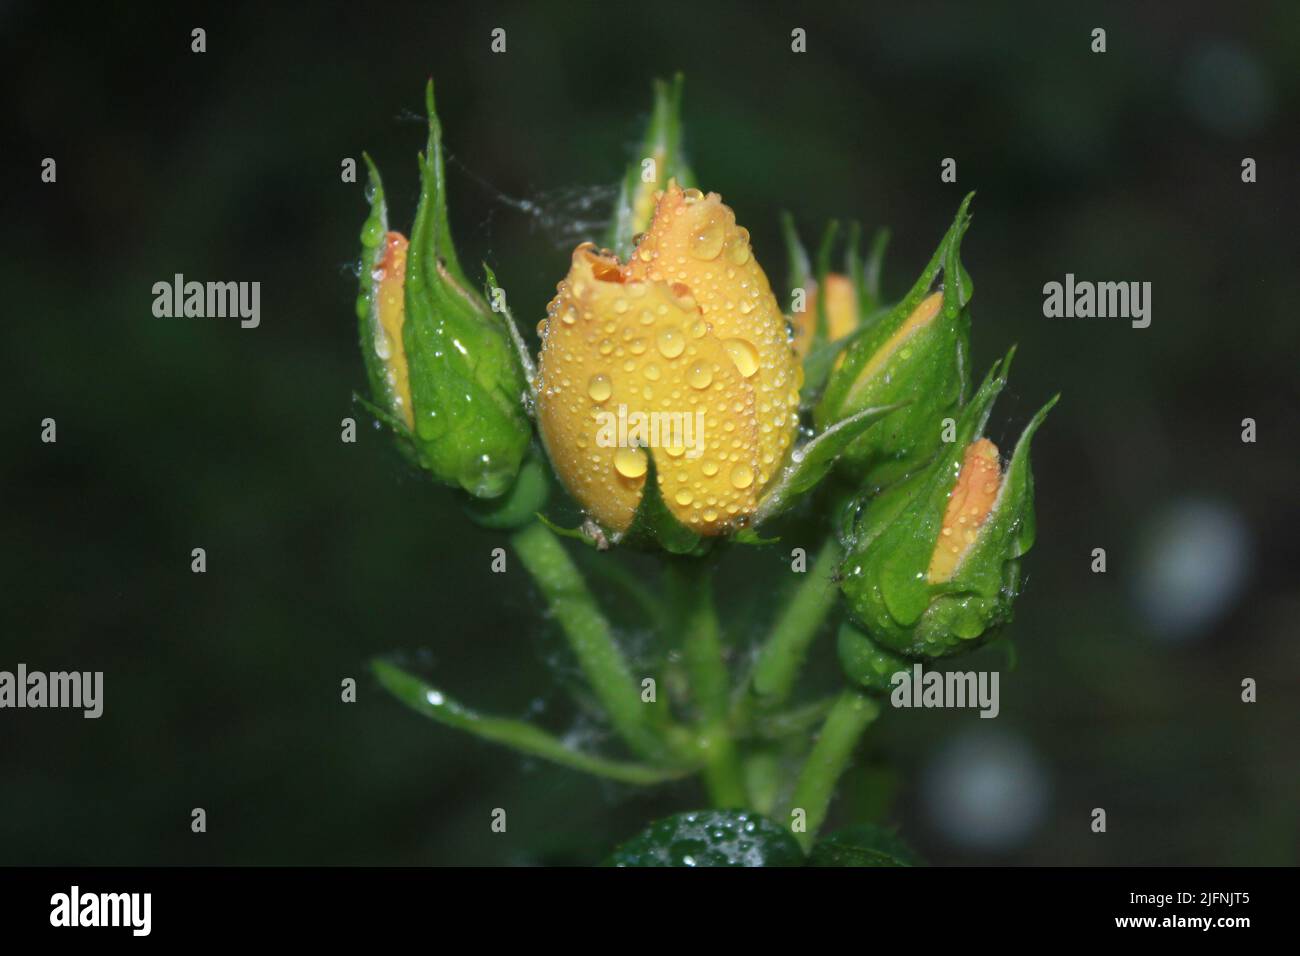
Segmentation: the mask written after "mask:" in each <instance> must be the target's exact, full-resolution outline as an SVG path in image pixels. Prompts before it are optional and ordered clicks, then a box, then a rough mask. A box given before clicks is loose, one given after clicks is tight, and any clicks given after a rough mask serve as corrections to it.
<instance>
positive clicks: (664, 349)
mask: <svg viewBox="0 0 1300 956" xmlns="http://www.w3.org/2000/svg"><path fill="white" fill-rule="evenodd" d="M658 345H659V354H660V355H662V356H663V357H664V358H670V359H672V358H677V356H679V355H681V354H682V351H683V350H684V349H685V348H686V339H685V338H684V337H683V335H682V333H681V332H680V331H678V330H677V328H675V327H669V328H666V329H664V330H663V331H662V332H660V333H659V339H658Z"/></svg>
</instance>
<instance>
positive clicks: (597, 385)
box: [587, 375, 614, 402]
mask: <svg viewBox="0 0 1300 956" xmlns="http://www.w3.org/2000/svg"><path fill="white" fill-rule="evenodd" d="M613 392H614V389H613V386H611V385H610V382H609V376H607V375H593V376H592V377H591V381H590V382H588V383H587V394H588V395H590V396H591V397H592V400H593V401H597V402H603V401H605V399H607V398H609V396H610V395H611V394H613Z"/></svg>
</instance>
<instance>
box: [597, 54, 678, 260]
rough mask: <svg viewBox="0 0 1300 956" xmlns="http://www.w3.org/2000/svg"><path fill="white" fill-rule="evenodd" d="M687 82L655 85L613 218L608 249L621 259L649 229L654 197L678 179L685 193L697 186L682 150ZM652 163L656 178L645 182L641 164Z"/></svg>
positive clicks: (662, 82)
mask: <svg viewBox="0 0 1300 956" xmlns="http://www.w3.org/2000/svg"><path fill="white" fill-rule="evenodd" d="M684 83H685V79H684V77H683V76H682V74H680V73H678V74H676V75H674V76H673V78H672V79H671V80H662V79H657V80H655V81H654V108H653V109H652V110H651V112H650V121H649V123H648V124H647V125H646V131H645V135H644V136H643V137H642V139H641V149H640V152H639V153H638V154H637V155H636V156H635V157H634V159H633V161H632V163H631V165H630V166H629V167H628V170H627V173H626V174H625V175H624V177H623V182H622V185H621V186H620V187H619V194H618V201H617V203H616V204H615V206H614V217H613V220H612V221H611V222H610V226H609V231H608V233H607V236H606V242H605V245H606V246H608V247H609V248H610V249H612V250H613V251H614V253H615V255H617V256H618V257H619V258H620V259H622V260H624V261H626V260H627V258H628V256H629V255H630V254H631V252H632V249H633V246H634V242H633V240H634V239H635V238H636V237H637V236H639V235H640V234H641V233H643V232H645V231H646V230H647V229H649V228H650V219H651V217H652V216H653V214H654V197H655V193H656V192H658V191H659V190H661V189H665V188H666V187H667V185H668V180H669V179H676V180H677V183H678V185H680V186H681V187H682V188H683V189H687V188H690V187H691V186H694V185H695V174H694V173H692V172H691V168H690V164H689V163H688V162H687V161H686V153H685V151H684V150H683V148H682V87H683V84H684ZM647 159H653V160H654V163H655V176H654V178H653V179H652V180H650V181H649V182H646V181H644V180H643V179H642V169H643V167H642V163H643V162H644V161H645V160H647Z"/></svg>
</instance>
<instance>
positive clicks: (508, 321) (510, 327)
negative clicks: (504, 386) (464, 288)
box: [483, 262, 537, 416]
mask: <svg viewBox="0 0 1300 956" xmlns="http://www.w3.org/2000/svg"><path fill="white" fill-rule="evenodd" d="M483 277H484V279H483V297H484V298H485V299H487V300H488V302H489V303H491V302H492V297H493V294H494V291H495V290H497V289H500V288H501V284H500V283H499V282H497V274H496V273H495V272H494V271H493V270H492V267H491V266H490V265H488V264H487V263H486V262H485V263H483ZM494 311H495V310H494ZM497 314H499V315H500V316H501V323H502V325H503V327H504V328H505V330H506V334H507V335H509V336H510V344H511V345H513V346H514V348H515V355H516V356H517V357H518V359H519V368H520V369H522V370H523V373H524V383H525V385H526V386H527V387H528V394H529V396H530V397H531V399H532V400H533V402H532V404H534V405H535V403H536V399H537V366H536V365H534V364H533V356H532V353H531V352H529V351H528V343H527V342H525V341H524V337H523V335H522V334H520V332H519V326H518V325H516V324H515V317H514V315H513V313H511V311H510V303H509V301H508V300H506V298H505V295H504V290H503V292H502V303H501V311H500V312H499V313H497ZM534 411H535V409H533V408H530V409H528V412H529V415H530V416H533V413H534Z"/></svg>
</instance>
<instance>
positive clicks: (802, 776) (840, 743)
mask: <svg viewBox="0 0 1300 956" xmlns="http://www.w3.org/2000/svg"><path fill="white" fill-rule="evenodd" d="M879 713H880V705H879V704H877V703H876V702H875V701H874V700H872V699H871V698H870V697H867V696H865V695H863V694H860V693H858V692H857V691H854V690H846V691H844V692H843V693H841V694H840V696H839V699H838V700H836V701H835V704H834V706H833V707H831V712H830V713H829V714H827V716H826V722H825V723H824V724H822V729H821V733H820V734H819V735H818V737H817V742H816V743H815V744H813V749H812V753H810V754H809V755H808V759H807V760H806V761H805V762H804V765H803V769H801V770H800V771H799V779H798V780H797V781H796V783H795V787H794V796H793V797H792V798H791V805H790V806H791V810H795V809H802V810H803V811H804V813H805V814H806V817H805V821H806V824H807V826H806V829H805V831H804V832H803V833H796V834H795V837H796V838H797V839H798V840H799V842H800V843H801V844H803V848H804V850H805V851H806V850H808V849H809V848H810V847H811V846H812V844H813V841H814V840H815V839H816V838H817V831H818V830H820V829H821V825H822V824H823V823H824V822H826V811H827V809H828V808H829V807H830V803H831V797H833V796H834V795H835V784H836V782H837V781H838V780H839V779H840V775H841V774H843V773H844V771H845V770H846V769H847V768H848V765H849V758H850V757H852V756H853V748H854V747H856V746H857V744H858V741H859V740H860V739H861V738H862V734H863V733H864V732H865V731H866V729H867V727H868V726H870V724H871V722H872V721H873V720H875V719H876V717H877V715H879Z"/></svg>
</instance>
